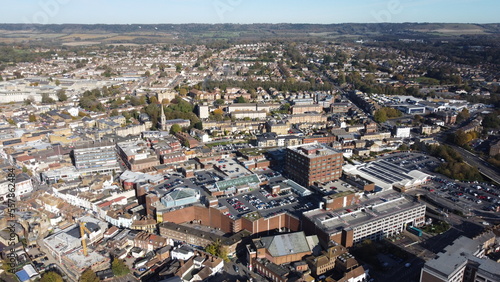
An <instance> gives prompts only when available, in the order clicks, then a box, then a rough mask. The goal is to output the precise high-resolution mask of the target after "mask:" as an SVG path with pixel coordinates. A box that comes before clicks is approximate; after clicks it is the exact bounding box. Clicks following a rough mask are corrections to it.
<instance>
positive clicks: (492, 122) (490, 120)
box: [483, 113, 500, 129]
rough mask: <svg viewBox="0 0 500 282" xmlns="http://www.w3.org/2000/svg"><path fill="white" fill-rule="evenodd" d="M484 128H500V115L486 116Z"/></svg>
mask: <svg viewBox="0 0 500 282" xmlns="http://www.w3.org/2000/svg"><path fill="white" fill-rule="evenodd" d="M483 126H484V128H492V129H496V128H499V127H500V119H499V118H498V114H497V113H491V114H487V115H486V116H484V119H483Z"/></svg>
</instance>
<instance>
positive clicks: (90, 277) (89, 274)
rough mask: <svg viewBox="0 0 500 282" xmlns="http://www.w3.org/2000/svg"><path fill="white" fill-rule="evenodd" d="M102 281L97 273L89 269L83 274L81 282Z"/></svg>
mask: <svg viewBox="0 0 500 282" xmlns="http://www.w3.org/2000/svg"><path fill="white" fill-rule="evenodd" d="M98 281H100V279H99V277H97V275H96V274H95V272H94V271H93V270H92V269H91V268H89V269H87V270H85V271H84V272H83V273H82V276H81V277H80V280H79V282H98Z"/></svg>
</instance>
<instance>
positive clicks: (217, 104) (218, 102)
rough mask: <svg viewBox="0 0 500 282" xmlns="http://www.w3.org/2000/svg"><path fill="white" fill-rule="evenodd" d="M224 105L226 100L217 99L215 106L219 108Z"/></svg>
mask: <svg viewBox="0 0 500 282" xmlns="http://www.w3.org/2000/svg"><path fill="white" fill-rule="evenodd" d="M224 103H225V101H224V99H217V100H215V102H214V105H215V106H216V107H218V106H222V105H224Z"/></svg>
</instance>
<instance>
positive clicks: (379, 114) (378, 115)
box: [373, 109, 387, 123]
mask: <svg viewBox="0 0 500 282" xmlns="http://www.w3.org/2000/svg"><path fill="white" fill-rule="evenodd" d="M373 119H374V120H375V121H376V122H378V123H382V122H386V121H387V114H386V113H385V110H384V109H380V110H378V111H376V112H375V114H374V115H373Z"/></svg>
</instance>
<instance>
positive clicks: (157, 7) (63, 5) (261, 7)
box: [0, 0, 500, 24]
mask: <svg viewBox="0 0 500 282" xmlns="http://www.w3.org/2000/svg"><path fill="white" fill-rule="evenodd" d="M0 7H1V10H0V11H1V16H0V23H41V24H63V23H78V24H160V23H167V24H169V23H172V24H180V23H210V24H217V23H240V24H247V23H318V24H331V23H378V22H392V23H400V22H443V23H499V22H500V14H499V13H498V12H499V11H500V1H498V0H383V1H380V0H349V1H346V0H309V1H306V0H143V1H139V0H15V1H12V0H0Z"/></svg>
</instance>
